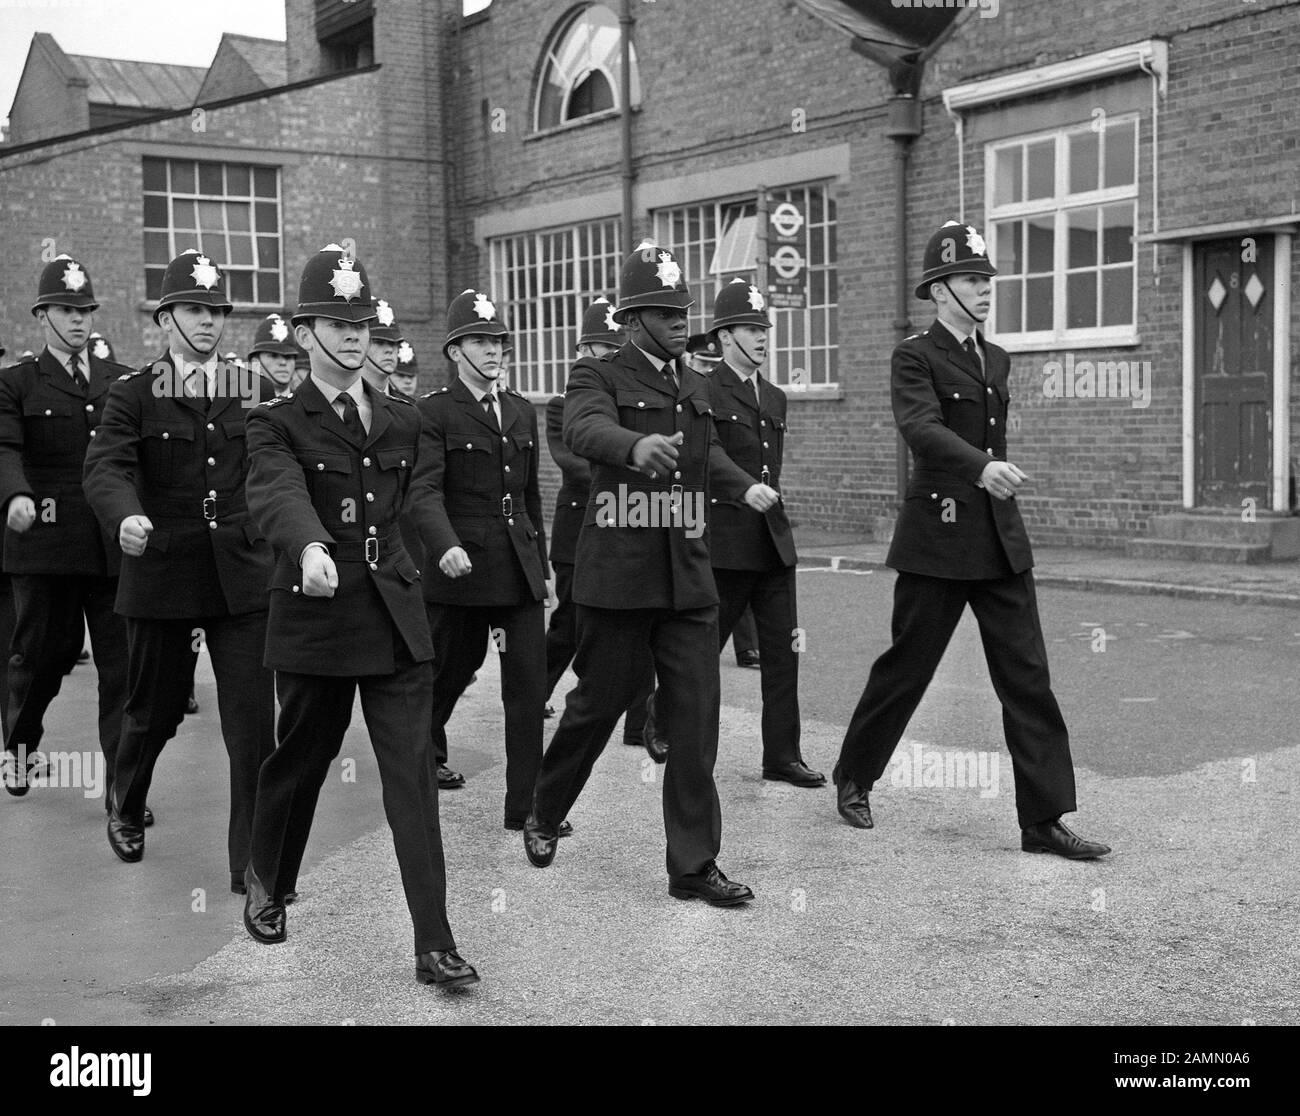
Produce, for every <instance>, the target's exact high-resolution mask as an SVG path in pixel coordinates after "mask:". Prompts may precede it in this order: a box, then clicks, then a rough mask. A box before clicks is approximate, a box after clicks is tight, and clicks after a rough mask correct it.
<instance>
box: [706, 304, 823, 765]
mask: <svg viewBox="0 0 1300 1116" xmlns="http://www.w3.org/2000/svg"><path fill="white" fill-rule="evenodd" d="M771 328H772V323H771V321H770V320H769V318H768V316H767V306H766V304H765V302H764V299H763V294H762V292H761V291H760V290H759V289H758V288H757V287H755V286H753V285H751V284H749V283H747V282H745V280H743V279H734V280H732V282H731V283H729V284H728V285H727V286H725V287H723V288H722V290H721V291H719V292H718V296H717V298H716V299H715V300H714V303H713V321H712V323H711V325H710V328H709V333H710V335H711V336H713V337H716V338H717V339H718V343H719V345H720V346H721V350H722V360H721V362H720V363H719V364H718V366H717V368H716V369H715V370H714V372H713V375H712V376H710V377H709V381H708V383H709V402H710V403H711V404H712V405H713V419H714V425H715V426H716V427H717V431H718V439H719V440H720V441H721V442H722V446H723V448H724V449H725V450H726V451H727V456H728V457H729V458H731V460H732V461H734V462H735V463H736V464H737V465H738V466H739V467H740V468H741V469H743V470H745V472H746V473H748V474H749V475H750V476H753V477H758V478H759V479H760V480H762V482H763V483H764V484H768V485H771V486H772V487H773V488H776V489H779V488H780V486H781V462H782V457H783V455H784V451H785V432H786V417H785V416H786V398H785V392H783V391H782V390H781V389H780V388H779V387H777V386H776V385H775V384H772V383H769V382H768V381H767V380H765V379H763V376H762V373H761V371H760V370H761V368H762V366H763V363H764V361H765V360H766V359H767V331H768V330H769V329H771ZM709 537H710V554H711V555H712V563H713V578H714V580H715V581H716V582H717V585H718V597H719V599H720V601H721V603H720V604H719V606H718V636H719V641H720V646H721V644H725V643H726V641H727V636H728V635H730V633H731V630H732V626H733V625H734V624H735V622H736V620H737V619H738V618H739V617H740V616H741V614H742V613H743V612H744V611H745V609H746V607H747V606H748V607H752V609H753V614H754V621H755V623H756V625H757V629H758V640H759V656H760V658H759V663H760V668H759V669H760V670H761V671H762V691H763V778H764V779H772V780H781V781H784V782H787V783H793V784H794V785H795V786H798V787H821V786H825V785H826V776H825V775H823V774H822V773H821V772H820V771H813V770H812V769H811V768H809V767H808V765H807V764H806V763H804V761H803V757H802V755H801V754H800V752H799V735H800V721H799V656H798V653H797V652H796V650H795V648H796V646H797V640H798V638H799V632H798V626H799V621H798V619H797V606H796V594H795V565H796V562H797V558H796V555H795V549H794V537H793V535H792V534H791V531H790V521H789V519H788V518H787V517H786V514H785V508H784V506H783V505H781V504H779V503H778V504H776V505H775V506H774V507H772V508H770V509H769V510H768V511H766V512H757V511H755V510H754V509H753V508H751V507H749V506H748V505H747V504H745V503H744V502H743V501H740V500H719V501H718V502H717V503H716V505H715V506H714V507H713V519H712V522H711V523H710V524H709Z"/></svg>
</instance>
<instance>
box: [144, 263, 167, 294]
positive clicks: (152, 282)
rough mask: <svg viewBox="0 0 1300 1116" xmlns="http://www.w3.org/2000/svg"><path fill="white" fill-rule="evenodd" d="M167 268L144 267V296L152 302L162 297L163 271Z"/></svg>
mask: <svg viewBox="0 0 1300 1116" xmlns="http://www.w3.org/2000/svg"><path fill="white" fill-rule="evenodd" d="M166 270H167V269H166V268H164V267H146V268H145V269H144V297H145V298H147V299H148V300H149V301H150V302H155V301H157V300H158V299H160V298H162V281H163V273H164V272H165V271H166Z"/></svg>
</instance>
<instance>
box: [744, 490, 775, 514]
mask: <svg viewBox="0 0 1300 1116" xmlns="http://www.w3.org/2000/svg"><path fill="white" fill-rule="evenodd" d="M780 499H781V494H780V493H779V492H777V490H776V489H775V488H772V487H770V486H769V485H766V484H751V485H750V486H749V488H747V489H746V490H745V503H747V504H748V505H749V506H750V507H751V508H753V509H754V510H755V511H756V512H765V511H767V509H768V508H771V507H775V506H776V504H777V501H779V500H780Z"/></svg>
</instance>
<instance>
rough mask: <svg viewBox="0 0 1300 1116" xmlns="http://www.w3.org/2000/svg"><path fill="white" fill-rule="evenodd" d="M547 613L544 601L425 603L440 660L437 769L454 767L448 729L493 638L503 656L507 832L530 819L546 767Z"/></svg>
mask: <svg viewBox="0 0 1300 1116" xmlns="http://www.w3.org/2000/svg"><path fill="white" fill-rule="evenodd" d="M543 609H544V606H543V604H542V602H541V601H529V602H528V603H527V604H522V605H499V606H498V605H468V606H467V605H446V604H433V603H429V602H426V603H425V610H426V611H427V613H428V616H429V630H430V633H431V634H432V636H433V661H434V672H433V720H432V727H431V730H430V736H429V739H430V741H431V743H432V747H431V748H430V751H429V762H430V763H431V764H433V765H437V764H440V763H446V762H447V722H448V721H449V720H450V719H451V715H452V712H453V711H454V710H455V708H456V703H457V702H458V701H459V700H460V696H461V694H463V693H464V692H465V687H466V686H468V685H469V680H470V679H471V678H472V677H473V676H474V672H475V671H476V670H478V668H479V667H481V666H482V665H483V660H484V659H485V658H486V657H487V649H488V640H489V639H491V640H492V642H493V646H494V647H495V648H496V650H497V652H498V653H499V654H500V655H501V703H502V705H504V706H505V736H506V805H505V821H506V824H507V825H517V824H521V823H522V822H523V820H524V819H525V818H526V817H528V808H529V806H530V805H531V804H532V801H533V783H534V781H535V780H536V779H537V769H538V768H539V767H540V766H541V763H542V709H543V707H544V706H545V705H546V690H545V687H546V633H545V629H544V628H543V626H542V615H543ZM435 770H436V766H435Z"/></svg>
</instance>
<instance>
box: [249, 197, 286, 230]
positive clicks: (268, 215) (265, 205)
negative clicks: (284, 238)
mask: <svg viewBox="0 0 1300 1116" xmlns="http://www.w3.org/2000/svg"><path fill="white" fill-rule="evenodd" d="M254 208H255V209H256V210H257V213H256V215H255V216H256V218H257V231H258V232H260V233H278V232H279V231H280V222H279V220H278V219H277V214H276V211H277V210H278V209H279V208H280V207H279V206H278V205H276V204H275V202H257V203H256V205H255V206H254Z"/></svg>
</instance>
